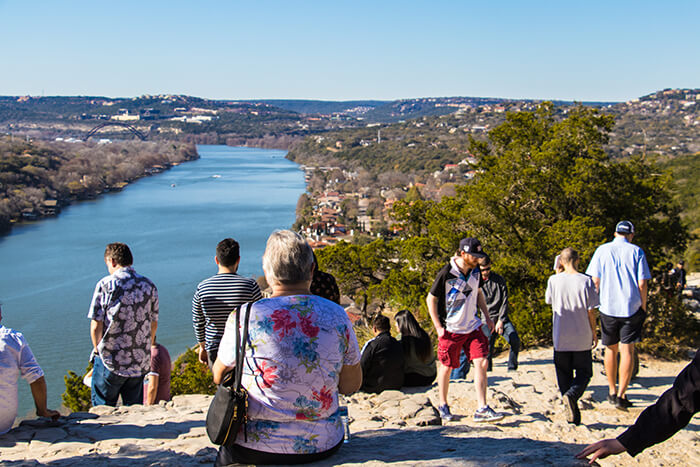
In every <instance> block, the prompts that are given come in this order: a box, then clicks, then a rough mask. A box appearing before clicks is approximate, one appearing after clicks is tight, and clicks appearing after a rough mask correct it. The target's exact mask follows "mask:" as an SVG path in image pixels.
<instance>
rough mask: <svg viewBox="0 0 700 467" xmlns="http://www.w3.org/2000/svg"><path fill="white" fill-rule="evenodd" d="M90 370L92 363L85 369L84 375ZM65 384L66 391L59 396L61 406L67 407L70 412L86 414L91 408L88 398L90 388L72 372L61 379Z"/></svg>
mask: <svg viewBox="0 0 700 467" xmlns="http://www.w3.org/2000/svg"><path fill="white" fill-rule="evenodd" d="M91 369H92V363H90V364H89V365H88V367H87V368H86V369H85V373H87V372H88V371H90V370H91ZM63 381H64V383H65V384H66V390H65V392H64V393H63V394H61V399H63V405H65V406H66V407H68V408H69V409H70V410H71V411H72V412H87V411H88V410H90V407H92V400H91V398H90V388H89V387H88V386H85V384H83V377H82V376H80V375H78V374H76V373H75V372H73V371H68V374H67V375H65V376H64V377H63Z"/></svg>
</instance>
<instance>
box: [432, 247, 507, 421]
mask: <svg viewBox="0 0 700 467" xmlns="http://www.w3.org/2000/svg"><path fill="white" fill-rule="evenodd" d="M485 256H486V254H485V253H484V252H483V251H482V248H481V243H480V242H479V240H477V239H476V238H464V239H462V240H461V241H460V242H459V251H457V254H456V255H455V256H454V257H452V258H451V259H450V262H449V263H448V264H446V265H445V267H443V268H442V269H441V270H440V272H438V275H437V277H436V278H435V282H434V283H433V286H432V287H431V288H430V293H429V294H428V298H427V304H428V313H430V318H431V319H432V321H433V325H434V326H435V330H436V331H437V335H438V359H439V360H440V363H441V364H442V365H440V367H439V369H438V395H439V399H440V405H439V406H438V411H439V412H440V417H441V418H442V419H443V420H445V421H449V420H452V414H451V413H450V408H449V406H448V405H447V391H448V388H449V384H450V369H451V368H457V367H459V354H460V352H461V351H462V350H464V353H465V355H466V356H467V358H468V359H469V360H471V361H472V362H473V363H474V370H475V371H474V385H475V386H476V399H477V402H478V407H479V408H478V409H477V411H476V413H475V414H474V421H476V422H490V421H496V420H500V419H501V418H503V415H501V414H497V413H496V412H494V411H493V410H492V409H491V408H490V407H489V406H488V405H486V385H487V377H486V367H487V365H488V361H487V357H488V354H489V341H488V339H487V338H486V336H485V335H484V333H483V332H482V331H481V320H480V319H479V317H478V316H477V313H476V309H477V306H478V307H479V309H480V310H481V311H482V314H483V316H484V319H485V320H486V325H487V326H488V327H489V330H490V331H491V332H493V329H494V324H493V321H492V320H491V318H490V316H489V313H488V309H487V308H486V301H485V299H484V294H483V292H482V291H481V290H480V288H481V286H482V285H483V281H482V278H481V273H480V272H479V268H478V265H479V258H484V257H485Z"/></svg>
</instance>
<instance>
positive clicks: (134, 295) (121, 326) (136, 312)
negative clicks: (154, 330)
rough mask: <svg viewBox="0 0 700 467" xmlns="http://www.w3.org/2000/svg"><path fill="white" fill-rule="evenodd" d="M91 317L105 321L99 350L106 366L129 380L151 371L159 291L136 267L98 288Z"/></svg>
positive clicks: (105, 281) (127, 268)
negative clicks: (153, 334) (152, 331)
mask: <svg viewBox="0 0 700 467" xmlns="http://www.w3.org/2000/svg"><path fill="white" fill-rule="evenodd" d="M88 318H90V319H93V320H96V321H102V322H103V337H102V340H101V341H100V343H99V345H98V346H97V351H98V352H99V354H100V357H101V358H102V362H103V363H104V365H105V367H107V369H108V370H109V371H110V372H112V373H115V374H117V375H119V376H124V377H127V378H131V377H137V376H143V375H145V374H146V373H148V372H149V371H150V369H151V322H156V321H158V290H157V289H156V286H155V285H153V282H151V281H150V280H149V279H148V278H146V277H144V276H142V275H140V274H138V273H137V272H136V271H134V269H133V268H132V267H124V268H121V269H118V270H117V271H114V273H113V274H111V275H109V276H106V277H104V278H103V279H102V280H100V281H99V282H98V283H97V285H96V286H95V293H94V294H93V296H92V303H91V304H90V312H89V313H88Z"/></svg>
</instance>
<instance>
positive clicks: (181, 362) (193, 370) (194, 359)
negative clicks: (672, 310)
mask: <svg viewBox="0 0 700 467" xmlns="http://www.w3.org/2000/svg"><path fill="white" fill-rule="evenodd" d="M196 348H197V347H194V348H191V349H187V350H186V351H185V353H183V354H182V355H180V356H179V357H177V360H175V364H174V365H173V372H172V374H171V375H170V394H171V395H173V396H177V395H179V394H214V393H215V392H216V384H214V380H213V377H212V374H211V371H210V370H209V367H208V366H207V365H206V364H204V363H202V362H200V361H199V356H198V354H197V351H196V350H195V349H196Z"/></svg>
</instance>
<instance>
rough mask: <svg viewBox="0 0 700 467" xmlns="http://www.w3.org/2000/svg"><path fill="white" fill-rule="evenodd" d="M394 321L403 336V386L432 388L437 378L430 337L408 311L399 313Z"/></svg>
mask: <svg viewBox="0 0 700 467" xmlns="http://www.w3.org/2000/svg"><path fill="white" fill-rule="evenodd" d="M394 319H395V320H396V327H397V329H398V330H399V333H400V334H401V340H400V342H401V346H402V347H403V362H404V381H403V385H404V386H409V387H411V386H430V385H431V384H433V381H435V377H436V376H437V366H436V365H435V352H433V344H432V342H430V336H429V335H428V333H427V332H425V330H424V329H423V328H422V327H420V324H418V321H417V320H416V318H415V317H414V316H413V314H412V313H411V312H410V311H408V310H401V311H399V312H398V313H396V316H394Z"/></svg>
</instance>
